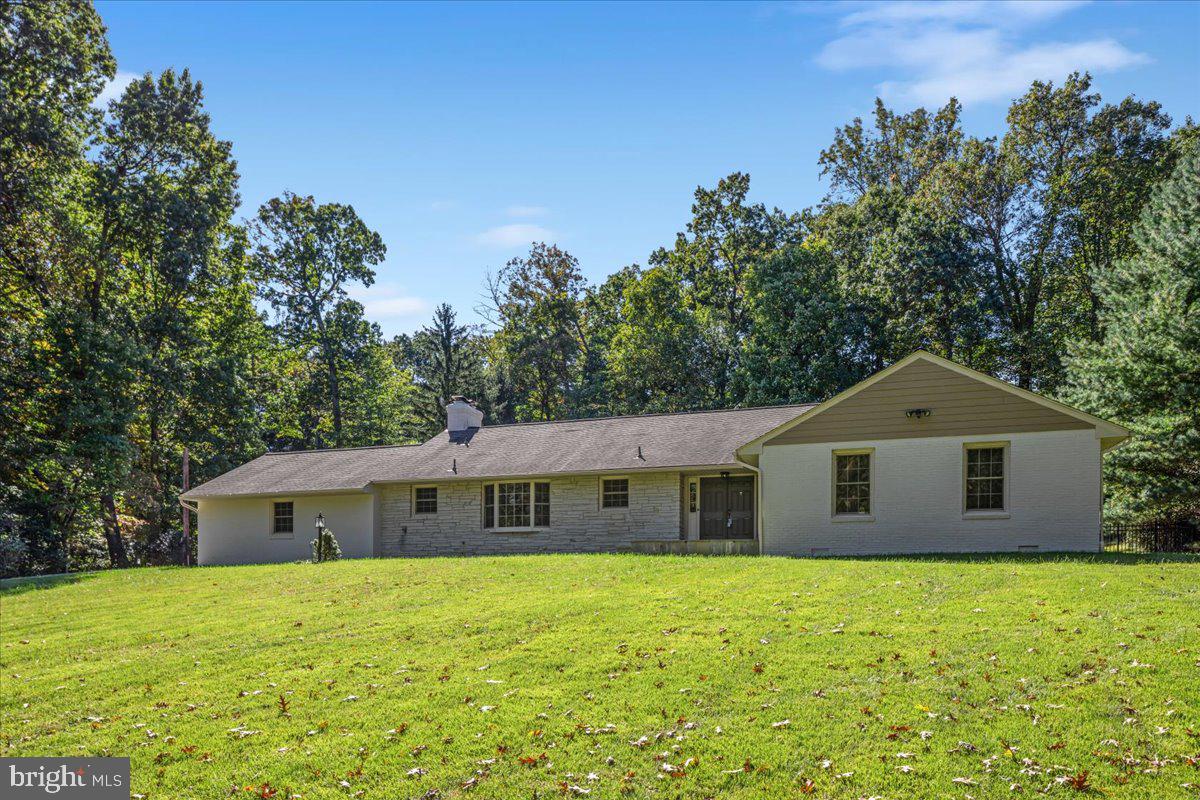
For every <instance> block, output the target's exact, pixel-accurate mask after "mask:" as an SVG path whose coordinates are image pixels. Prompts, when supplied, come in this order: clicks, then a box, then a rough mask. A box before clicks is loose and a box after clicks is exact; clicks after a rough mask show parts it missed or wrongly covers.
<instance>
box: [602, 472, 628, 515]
mask: <svg viewBox="0 0 1200 800" xmlns="http://www.w3.org/2000/svg"><path fill="white" fill-rule="evenodd" d="M601 489H602V491H601V496H600V506H601V508H629V479H628V478H605V479H604V481H602V484H601Z"/></svg>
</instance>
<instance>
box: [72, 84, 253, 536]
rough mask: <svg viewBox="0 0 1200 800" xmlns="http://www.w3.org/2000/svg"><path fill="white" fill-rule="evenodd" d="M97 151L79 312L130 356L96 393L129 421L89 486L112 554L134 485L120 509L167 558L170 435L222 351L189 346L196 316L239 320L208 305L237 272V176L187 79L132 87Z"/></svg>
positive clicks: (171, 512)
mask: <svg viewBox="0 0 1200 800" xmlns="http://www.w3.org/2000/svg"><path fill="white" fill-rule="evenodd" d="M99 144H100V149H99V154H98V157H97V160H96V164H95V168H94V171H93V176H94V177H93V183H92V191H91V202H90V210H91V214H92V221H93V225H92V229H93V230H95V231H96V236H95V240H94V243H93V245H94V246H93V247H92V249H91V250H92V253H93V256H92V258H91V259H90V260H89V264H88V267H89V281H88V285H87V286H86V287H85V296H86V298H87V314H88V319H89V321H90V324H92V325H93V326H105V327H108V328H110V329H111V330H112V331H113V332H114V333H116V334H117V335H118V336H120V337H121V338H122V339H123V340H124V341H125V342H126V343H127V344H128V345H129V346H130V347H131V348H132V352H131V353H130V361H129V364H128V367H129V370H130V376H131V380H130V383H129V385H128V387H126V389H125V390H124V391H121V392H116V393H108V394H106V395H105V397H107V398H108V399H109V400H110V402H111V403H112V405H113V412H112V413H113V414H118V413H121V414H125V415H127V416H128V427H127V429H126V431H125V432H124V439H125V440H126V441H127V442H128V443H129V445H130V454H129V462H128V466H127V469H121V470H118V469H97V477H98V478H99V476H101V475H105V476H106V479H105V480H103V481H101V482H100V487H99V488H100V502H101V506H102V508H104V509H105V511H106V514H105V516H106V518H107V525H106V529H107V530H106V538H107V539H108V540H109V543H110V548H118V549H119V548H120V546H121V545H120V541H121V538H122V536H121V531H120V527H119V521H118V516H117V511H116V503H115V502H114V496H115V495H117V494H119V493H120V491H121V490H122V489H123V488H124V487H126V486H130V484H131V483H132V486H134V487H137V488H139V489H140V490H141V491H140V492H128V493H127V496H126V500H127V502H126V503H125V505H126V507H127V509H128V510H130V511H134V512H135V513H136V516H138V517H139V518H140V519H141V520H143V521H144V522H145V523H146V525H147V530H146V532H145V534H144V537H145V538H148V539H150V540H151V541H154V542H156V543H159V544H158V547H159V548H160V549H161V550H166V549H169V548H170V547H171V546H172V544H173V543H171V542H170V541H169V539H170V537H169V536H167V530H168V528H169V527H170V526H172V525H173V524H174V521H175V519H176V518H177V516H178V513H177V510H176V509H177V506H176V504H175V503H174V502H172V500H173V492H172V488H173V486H174V485H175V484H176V480H175V476H176V475H178V471H179V469H178V464H179V455H180V452H181V450H182V447H183V445H184V444H186V442H180V441H179V440H178V438H177V434H178V433H179V431H177V424H178V422H179V419H180V416H179V415H180V411H181V409H182V407H183V406H184V405H185V404H187V405H191V406H192V407H193V408H196V407H199V406H202V405H204V403H202V402H197V401H199V398H197V397H195V396H194V395H190V394H189V393H191V392H193V391H194V390H195V389H196V386H195V385H194V384H193V383H191V382H190V381H189V380H188V372H189V370H190V365H191V363H192V362H193V361H194V360H195V359H196V358H197V357H198V356H199V354H200V353H201V352H202V351H203V350H205V348H208V347H213V346H217V347H219V346H220V345H219V343H214V342H211V341H210V342H204V341H203V340H201V339H200V338H198V335H199V333H200V329H199V328H198V327H197V325H196V321H197V320H196V318H197V316H198V315H200V314H203V313H208V314H213V315H217V316H224V315H225V314H226V313H227V312H230V311H233V312H234V313H237V311H238V309H236V308H232V307H223V306H213V305H211V304H210V303H211V300H212V296H213V294H214V293H218V294H221V293H222V289H224V288H227V287H229V286H231V285H236V284H237V283H238V282H240V281H241V280H243V279H244V275H245V272H244V269H243V268H242V266H241V264H240V263H238V260H239V259H240V248H237V247H228V246H226V247H223V244H226V245H228V242H227V241H225V242H223V239H224V240H228V239H229V238H230V237H231V236H234V234H232V232H231V219H232V216H233V211H234V208H235V207H236V205H237V177H238V176H237V171H236V164H235V163H234V161H233V158H232V156H231V154H230V151H231V145H230V143H229V142H227V141H221V140H219V139H217V138H216V137H215V136H214V135H213V133H212V131H211V128H210V121H209V117H208V114H207V113H205V112H204V110H203V89H202V87H201V85H200V84H199V83H198V82H196V81H193V80H192V79H191V76H190V75H189V73H188V71H187V70H184V71H183V72H182V73H180V74H178V75H176V74H175V73H174V72H173V71H171V70H167V71H166V72H164V73H163V74H162V75H160V76H159V77H158V78H153V77H151V76H149V75H147V76H145V77H143V78H141V79H138V80H135V81H134V82H133V83H131V84H130V85H129V86H128V87H127V88H126V90H125V92H124V93H123V94H122V95H121V97H120V98H119V99H118V100H116V101H115V102H113V103H112V105H111V108H110V111H109V121H108V122H107V123H106V124H105V126H104V133H103V135H102V137H101V138H100V140H99ZM227 257H228V258H230V259H232V260H233V263H232V264H231V263H230V262H229V261H226V258H227ZM224 296H225V297H228V295H227V294H226V295H224ZM240 299H241V301H242V302H243V303H245V302H246V301H247V299H248V298H246V297H244V296H243V297H242V298H240ZM240 311H241V312H242V314H243V317H244V314H245V311H246V309H245V308H244V307H243V308H242V309H240ZM77 391H84V390H77ZM118 463H119V462H118ZM138 495H140V497H139V496H138ZM158 557H160V558H161V557H166V556H165V553H163V554H160V555H159V556H158ZM114 560H116V559H115V558H114Z"/></svg>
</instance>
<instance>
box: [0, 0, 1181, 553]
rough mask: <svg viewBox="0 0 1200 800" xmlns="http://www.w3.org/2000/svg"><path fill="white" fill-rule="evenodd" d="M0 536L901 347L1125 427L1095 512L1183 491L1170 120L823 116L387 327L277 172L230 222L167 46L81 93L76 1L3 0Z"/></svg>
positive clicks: (802, 379) (1131, 109)
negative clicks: (786, 191)
mask: <svg viewBox="0 0 1200 800" xmlns="http://www.w3.org/2000/svg"><path fill="white" fill-rule="evenodd" d="M0 35H2V36H3V38H4V41H3V43H2V46H0V53H2V55H0V304H2V309H3V312H4V319H5V321H6V325H4V326H3V328H0V337H3V339H2V341H0V449H2V452H0V564H2V565H3V568H4V569H5V570H6V571H7V572H16V571H21V572H55V571H64V570H67V569H83V568H91V567H98V566H109V565H111V566H124V565H127V564H132V563H138V564H155V563H175V562H178V561H180V560H181V558H182V556H183V547H184V542H183V541H182V539H181V536H180V530H181V526H180V507H179V505H178V495H179V492H180V486H179V480H180V476H179V472H180V459H181V457H182V453H183V450H184V448H185V447H186V448H188V450H189V452H190V454H191V457H192V460H193V464H194V469H193V477H194V478H195V480H196V481H200V480H205V479H207V478H209V477H213V476H215V475H217V474H220V473H222V472H224V471H226V470H228V469H230V468H232V467H234V466H236V465H238V464H240V463H243V462H244V461H246V460H249V459H250V458H252V457H254V456H256V455H258V454H260V453H262V452H264V451H265V450H268V449H270V450H280V449H310V448H321V447H348V446H359V445H375V444H394V443H406V442H414V441H421V440H423V439H424V438H426V437H428V436H431V435H434V434H436V433H437V432H439V431H441V430H442V428H443V427H444V412H443V406H444V405H445V403H446V402H447V401H448V399H449V397H450V396H451V395H453V394H464V395H467V396H469V397H472V398H474V399H475V400H476V401H477V402H478V403H479V405H480V407H481V408H482V409H483V410H484V411H485V414H486V416H487V420H488V422H489V423H493V424H494V423H498V422H513V421H528V420H544V419H561V418H569V417H579V416H595V415H607V414H632V413H645V412H661V411H679V410H686V409H699V408H722V407H731V406H739V405H764V404H775V403H792V402H810V401H814V400H820V399H823V398H826V397H829V396H831V395H833V394H836V393H837V392H839V391H841V390H842V389H845V388H846V387H848V386H850V385H852V384H853V383H855V382H857V381H858V380H861V379H862V378H864V377H866V376H867V375H869V374H871V373H872V372H875V371H877V370H878V369H881V368H883V367H884V366H886V365H887V364H889V363H892V362H893V361H895V360H897V359H898V358H901V357H903V356H904V355H906V354H907V353H909V352H911V351H912V350H914V349H916V348H918V347H922V348H925V349H928V350H930V351H932V352H935V353H938V354H941V355H944V356H946V357H948V358H952V359H954V360H956V361H959V362H960V363H963V364H966V365H968V366H972V367H974V368H976V369H980V370H983V371H986V372H989V373H992V374H995V375H998V376H1001V377H1003V378H1005V379H1008V380H1011V381H1013V382H1015V383H1017V384H1018V385H1020V386H1023V387H1025V388H1030V389H1034V390H1037V391H1040V392H1045V393H1048V394H1050V395H1052V396H1059V397H1062V398H1063V399H1066V400H1068V401H1069V402H1073V403H1075V404H1076V405H1079V406H1080V407H1082V408H1085V409H1087V410H1091V411H1094V412H1096V413H1100V414H1103V415H1105V416H1108V417H1110V418H1113V419H1115V420H1117V421H1119V422H1123V423H1126V424H1129V425H1131V426H1133V427H1134V428H1135V430H1136V431H1137V436H1136V437H1135V440H1134V442H1133V443H1132V444H1130V445H1129V446H1127V447H1124V448H1122V449H1120V450H1118V451H1116V452H1115V453H1114V454H1113V455H1112V456H1110V458H1109V459H1108V465H1107V467H1106V469H1107V470H1108V479H1109V480H1108V487H1109V509H1110V512H1111V513H1114V514H1119V515H1124V516H1127V517H1131V518H1155V519H1163V518H1171V519H1182V518H1189V517H1195V515H1196V514H1197V513H1198V510H1200V433H1198V432H1197V429H1198V427H1200V426H1198V421H1197V416H1198V409H1200V388H1198V387H1200V326H1198V325H1197V321H1196V320H1197V313H1196V309H1195V305H1196V303H1197V302H1198V301H1200V289H1198V287H1200V278H1198V276H1197V264H1198V263H1200V258H1197V255H1198V253H1197V249H1198V248H1200V243H1198V240H1200V209H1198V208H1197V204H1198V203H1200V178H1198V168H1200V164H1198V156H1197V146H1198V145H1197V140H1198V136H1197V128H1196V126H1195V125H1193V124H1192V122H1191V120H1190V119H1189V120H1187V121H1186V122H1185V123H1184V124H1182V125H1179V126H1176V127H1173V126H1172V121H1171V119H1170V118H1169V117H1168V116H1167V115H1166V114H1165V113H1164V112H1163V110H1162V108H1161V107H1160V105H1159V104H1158V103H1155V102H1153V101H1145V100H1139V99H1136V98H1134V97H1127V98H1124V99H1122V100H1121V101H1120V102H1118V103H1116V104H1112V103H1105V102H1103V101H1102V99H1101V97H1100V96H1099V95H1098V94H1097V93H1095V92H1094V91H1093V90H1092V87H1091V81H1090V78H1089V77H1088V76H1087V75H1080V74H1073V75H1069V76H1066V78H1065V79H1064V80H1063V81H1062V82H1061V83H1058V84H1052V83H1041V82H1036V83H1034V84H1033V85H1032V86H1031V87H1030V89H1029V91H1028V92H1027V93H1025V94H1024V95H1023V96H1022V97H1020V98H1018V99H1017V100H1016V101H1014V102H1013V104H1012V105H1011V107H1010V108H1009V113H1008V116H1007V124H1006V126H1005V130H1004V132H1003V133H1002V134H1001V135H999V136H994V137H975V136H971V135H969V134H968V133H967V132H966V131H964V129H963V126H962V124H961V120H960V107H959V105H958V103H957V102H955V101H954V100H951V101H950V102H949V103H947V104H946V105H945V106H944V107H943V108H940V109H937V110H935V111H932V112H931V111H927V110H925V109H917V110H915V111H912V112H910V113H907V114H901V113H897V112H895V111H893V110H892V109H889V108H888V107H887V106H886V105H885V104H884V103H882V102H881V101H877V102H876V107H875V113H874V116H873V117H872V118H871V119H869V120H866V121H864V120H861V119H855V120H853V121H851V122H849V123H848V124H846V125H844V126H842V127H840V128H838V129H836V130H835V131H834V133H833V136H832V139H831V142H830V144H829V146H828V147H827V148H826V149H824V150H823V151H822V152H821V153H820V154H819V156H818V158H817V163H818V165H819V168H820V170H821V173H822V175H823V176H824V177H826V178H827V180H828V185H829V194H828V195H827V196H826V197H825V198H824V200H823V201H822V202H821V203H819V204H818V205H817V206H815V207H813V208H808V209H804V210H801V211H797V212H789V211H784V210H781V209H779V208H768V207H767V206H765V205H764V204H762V203H756V202H752V201H751V200H750V199H749V198H750V176H749V175H746V174H744V173H734V174H732V175H729V176H727V177H724V178H722V179H721V180H719V181H718V182H717V184H716V185H715V186H712V187H703V186H702V187H699V188H697V189H696V191H695V195H694V203H693V205H692V210H691V219H690V220H688V221H687V222H686V226H685V228H684V230H682V231H680V232H679V233H678V234H676V235H675V237H674V241H673V242H671V243H669V244H667V245H665V246H663V247H661V248H659V249H657V250H655V251H654V252H653V253H651V254H649V256H648V258H647V260H646V263H645V265H641V264H631V265H628V266H625V267H623V268H621V269H618V270H616V271H615V272H613V273H612V274H611V275H610V276H609V277H608V278H607V279H606V280H604V281H603V282H601V283H598V284H590V283H589V282H588V281H587V280H585V278H584V276H583V273H582V271H581V269H580V266H579V263H578V261H577V260H576V259H575V258H574V257H573V256H572V255H570V253H568V252H566V251H565V250H563V249H561V248H560V247H558V246H556V245H555V244H553V243H533V244H532V245H531V247H530V250H529V252H528V254H526V255H524V256H521V257H519V258H515V259H512V260H511V261H509V262H508V263H506V264H504V265H502V266H500V267H499V268H498V269H496V270H495V271H494V272H493V273H492V274H491V275H490V276H489V278H488V281H487V286H486V289H487V292H486V295H487V297H488V301H487V302H486V303H485V304H484V306H483V307H481V308H480V309H478V311H479V312H480V314H481V316H482V318H483V319H485V320H486V323H484V324H480V325H468V324H464V323H462V322H460V319H459V315H458V313H456V311H455V310H454V309H452V308H450V307H449V306H448V305H445V304H443V305H441V306H439V307H438V308H437V309H436V311H435V313H434V316H433V319H432V320H431V322H430V323H429V324H428V325H426V326H425V327H423V328H422V329H421V330H419V331H418V332H416V333H415V334H412V335H401V336H397V337H395V338H393V339H391V340H385V338H384V337H383V335H382V333H381V331H380V329H379V327H378V325H376V324H375V323H373V322H371V321H370V320H368V319H367V318H366V317H365V314H364V310H363V307H362V305H361V304H360V303H358V302H357V301H355V300H353V299H351V297H350V296H349V294H348V288H349V287H351V286H353V285H355V284H358V285H364V286H370V285H371V283H372V282H373V281H374V277H375V272H374V268H375V267H376V266H377V265H378V264H380V263H381V262H382V261H383V259H384V257H385V255H386V247H385V244H384V242H383V241H382V239H381V237H380V236H379V234H378V233H376V232H374V231H373V230H371V229H370V228H369V227H368V226H367V224H366V223H365V222H364V221H363V220H362V219H360V218H359V217H358V215H357V214H356V213H355V211H354V209H353V207H352V206H351V205H348V204H344V203H337V202H326V203H322V202H318V201H317V200H315V199H314V198H313V197H309V196H305V195H301V194H295V193H291V192H282V193H281V194H280V196H278V197H276V198H273V199H271V200H269V201H268V202H266V203H264V204H263V205H262V206H261V207H260V208H259V209H257V210H256V211H255V212H253V213H252V214H251V215H250V216H249V218H247V219H240V220H239V219H237V216H236V215H237V210H238V208H239V204H240V198H239V196H238V171H237V164H236V163H235V162H234V160H233V158H232V155H231V145H230V143H229V142H226V141H222V140H220V139H219V138H217V137H216V136H215V135H214V134H213V132H212V129H211V125H210V120H209V117H208V115H207V113H206V112H205V110H204V103H203V88H202V85H201V84H200V82H199V81H197V80H195V79H194V78H193V77H192V76H191V75H190V74H189V72H188V71H187V70H183V71H181V72H175V71H173V70H167V71H164V72H163V73H162V74H160V75H149V74H148V75H145V76H143V77H142V78H140V79H138V80H135V81H134V82H133V83H131V84H130V85H129V86H128V87H127V88H126V89H125V90H124V91H123V93H122V94H121V95H120V97H118V98H117V99H115V100H113V101H111V102H110V103H108V104H107V105H106V106H104V107H101V106H99V105H98V104H97V97H98V96H99V94H100V92H101V90H102V89H103V88H104V87H105V86H106V84H107V83H108V81H110V80H111V79H112V77H113V75H114V72H115V63H114V60H113V57H112V54H111V51H110V50H109V46H108V43H107V40H106V36H105V31H104V26H103V24H102V22H101V20H100V18H99V16H98V15H97V14H96V12H95V10H94V9H93V8H92V7H91V5H90V4H88V3H85V2H78V1H76V0H62V1H60V2H50V1H49V0H44V1H42V2H30V3H11V4H5V5H4V6H3V7H2V8H0Z"/></svg>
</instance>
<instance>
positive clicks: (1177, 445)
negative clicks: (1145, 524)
mask: <svg viewBox="0 0 1200 800" xmlns="http://www.w3.org/2000/svg"><path fill="white" fill-rule="evenodd" d="M1134 245H1135V247H1136V255H1135V256H1133V257H1131V258H1128V259H1126V260H1123V261H1120V262H1118V263H1117V264H1116V265H1115V266H1113V267H1112V268H1111V269H1110V270H1107V271H1104V272H1101V273H1100V274H1097V275H1096V276H1095V280H1096V286H1097V294H1098V295H1099V298H1100V300H1101V309H1102V310H1101V312H1100V316H1101V323H1102V325H1103V330H1104V338H1103V339H1102V340H1100V341H1099V342H1095V343H1091V342H1085V343H1084V344H1082V345H1080V346H1079V347H1078V349H1077V352H1076V353H1075V355H1074V357H1073V358H1072V359H1071V360H1070V362H1069V371H1068V385H1067V387H1066V388H1065V391H1064V392H1063V396H1064V399H1065V400H1066V401H1067V402H1069V403H1074V404H1076V405H1078V406H1080V407H1081V408H1086V409H1088V410H1089V411H1092V412H1093V413H1095V414H1099V415H1101V416H1104V417H1108V418H1110V419H1113V420H1115V421H1117V422H1121V423H1123V424H1125V425H1128V426H1129V427H1130V428H1131V429H1132V430H1133V436H1132V438H1131V440H1130V441H1129V442H1127V443H1125V444H1124V445H1123V446H1122V447H1120V448H1119V449H1117V450H1115V451H1114V452H1112V453H1111V454H1110V455H1109V456H1108V458H1107V460H1106V463H1105V470H1106V476H1107V479H1108V490H1109V498H1108V499H1109V504H1110V508H1111V510H1112V511H1113V512H1115V513H1116V514H1117V515H1121V516H1128V517H1135V518H1143V519H1186V518H1191V519H1196V517H1197V516H1198V515H1200V146H1198V145H1197V144H1196V143H1192V145H1191V147H1190V150H1189V151H1188V152H1187V153H1186V154H1185V155H1183V157H1182V158H1181V159H1180V160H1179V163H1178V164H1177V165H1176V167H1175V170H1174V172H1173V173H1172V174H1171V176H1170V177H1169V178H1168V179H1166V180H1165V181H1163V182H1162V183H1161V184H1160V185H1159V186H1157V187H1156V188H1155V189H1154V191H1153V193H1152V195H1151V198H1150V201H1149V203H1148V204H1147V206H1146V208H1145V209H1144V210H1143V212H1142V215H1141V219H1140V221H1139V223H1138V226H1137V229H1136V231H1135V232H1134Z"/></svg>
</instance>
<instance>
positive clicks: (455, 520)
mask: <svg viewBox="0 0 1200 800" xmlns="http://www.w3.org/2000/svg"><path fill="white" fill-rule="evenodd" d="M482 420H483V415H482V414H481V413H480V412H479V411H478V410H477V409H475V408H474V407H473V406H471V405H470V404H469V403H468V402H467V401H465V400H463V399H462V398H455V400H454V401H453V402H451V403H450V405H449V406H447V429H446V431H444V432H443V433H442V434H440V435H439V436H436V437H434V438H433V439H430V440H429V441H428V442H425V443H424V444H420V445H408V446H393V447H368V448H352V449H342V450H319V451H305V452H289V453H268V454H267V455H264V456H261V457H259V458H257V459H255V460H254V461H252V462H250V463H248V464H245V465H243V466H241V467H238V468H237V469H234V470H232V471H230V472H228V473H226V474H224V475H222V476H220V477H218V478H215V479H214V480H211V481H209V482H208V483H206V484H203V485H202V486H198V487H196V488H194V489H192V490H191V491H189V492H187V493H185V494H184V495H183V501H184V502H186V503H188V504H191V503H193V502H194V503H195V504H196V505H195V507H196V509H197V511H198V514H199V539H198V546H199V558H200V563H202V564H231V563H247V562H265V561H289V560H295V559H299V558H305V557H306V556H307V555H308V543H309V541H310V540H311V538H312V536H313V532H312V531H313V529H312V521H313V519H314V517H315V516H316V515H317V514H321V515H322V516H323V517H324V518H325V519H326V520H327V522H328V525H329V527H330V528H331V529H332V530H333V531H334V533H335V534H336V536H337V538H338V541H339V542H340V543H341V547H342V550H343V553H344V554H345V555H346V556H348V557H371V556H377V557H380V556H436V555H479V554H505V553H536V552H614V551H623V550H641V551H666V552H750V553H768V554H778V555H811V554H855V553H912V552H952V551H966V552H991V551H1015V550H1027V549H1028V550H1043V551H1050V550H1055V551H1059V550H1074V551H1081V550H1082V551H1087V550H1096V549H1098V547H1099V541H1100V518H1101V498H1102V492H1101V477H1100V474H1101V469H1100V467H1101V460H1102V457H1103V453H1104V451H1106V450H1108V449H1110V448H1112V447H1114V446H1116V445H1118V444H1119V443H1120V442H1122V441H1123V440H1124V439H1126V438H1127V437H1128V435H1129V434H1128V431H1127V430H1126V429H1124V428H1122V427H1120V426H1118V425H1114V424H1112V423H1110V422H1107V421H1105V420H1102V419H1099V418H1097V417H1093V416H1091V415H1089V414H1086V413H1084V412H1081V411H1078V410H1076V409H1073V408H1069V407H1067V406H1065V405H1062V404H1061V403H1057V402H1055V401H1053V400H1049V399H1047V398H1043V397H1040V396H1039V395H1036V394H1033V393H1031V392H1027V391H1024V390H1022V389H1018V388H1016V387H1014V386H1011V385H1009V384H1007V383H1004V382H1003V381H999V380H997V379H995V378H992V377H990V376H987V375H983V374H982V373H978V372H975V371H973V370H970V369H967V368H966V367H963V366H961V365H958V364H954V363H953V362H950V361H947V360H945V359H942V358H938V357H936V356H933V355H930V354H929V353H925V352H917V353H914V354H913V355H911V356H909V357H907V358H905V359H903V360H902V361H899V362H897V363H896V364H894V365H892V366H891V367H889V368H888V369H885V370H883V371H882V372H880V373H878V374H877V375H874V376H872V377H871V378H868V379H867V380H865V381H863V382H862V383H860V384H858V385H856V386H854V387H852V388H851V389H849V390H847V391H845V392H843V393H842V394H840V395H837V396H836V397H833V398H831V399H829V400H827V401H825V402H824V403H818V404H809V405H794V406H776V407H770V408H746V409H729V410H723V411H704V412H691V413H681V414H650V415H643V416H633V417H606V418H597V419H587V420H565V421H560V422H542V423H524V424H516V425H495V426H484V425H483V421H482Z"/></svg>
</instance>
